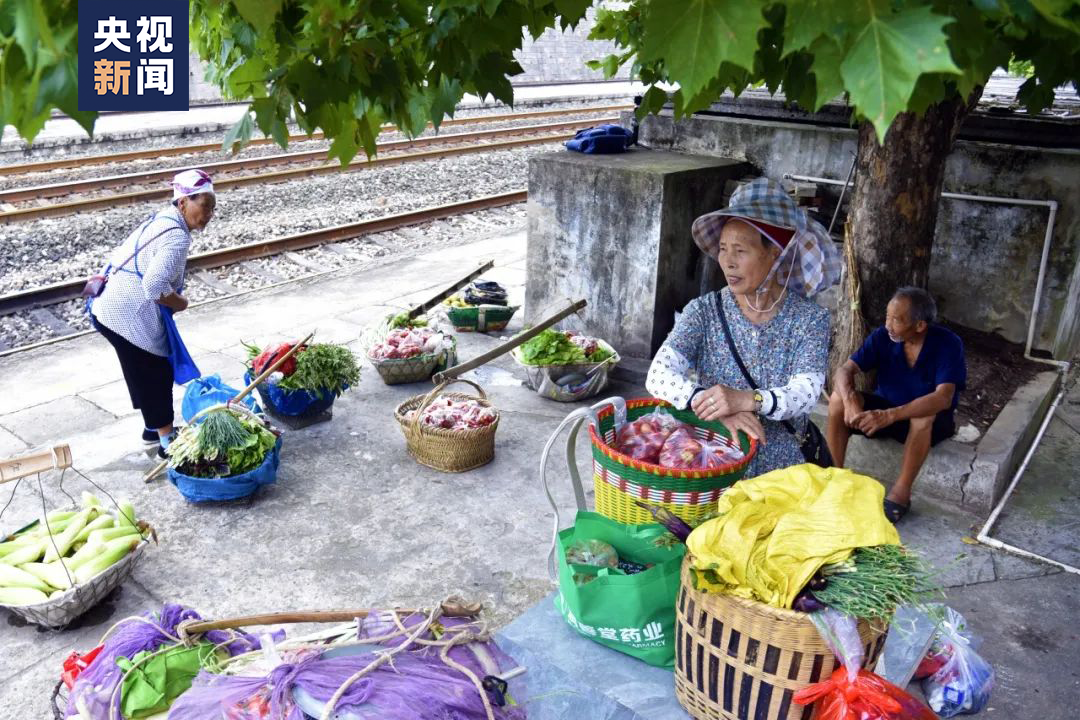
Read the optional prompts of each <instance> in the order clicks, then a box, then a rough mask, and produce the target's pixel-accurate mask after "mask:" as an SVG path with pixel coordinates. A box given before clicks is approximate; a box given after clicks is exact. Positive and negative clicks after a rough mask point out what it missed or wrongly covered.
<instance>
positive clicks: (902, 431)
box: [851, 392, 956, 447]
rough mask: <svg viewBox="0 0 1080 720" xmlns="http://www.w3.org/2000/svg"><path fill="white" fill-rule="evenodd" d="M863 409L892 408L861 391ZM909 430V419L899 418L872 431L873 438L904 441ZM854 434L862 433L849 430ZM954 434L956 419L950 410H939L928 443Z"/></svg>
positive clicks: (881, 398) (883, 401)
mask: <svg viewBox="0 0 1080 720" xmlns="http://www.w3.org/2000/svg"><path fill="white" fill-rule="evenodd" d="M862 397H863V410H890V409H892V408H893V406H892V405H890V404H889V401H888V400H886V399H885V398H883V397H881V396H880V395H878V394H876V393H865V392H864V393H863V394H862ZM910 430H911V421H910V420H900V421H898V422H894V423H893V424H892V425H886V426H885V427H883V428H881V429H880V430H878V431H877V432H876V433H874V437H875V438H884V437H887V438H892V439H893V440H896V441H897V442H906V441H907V436H908V432H909V431H910ZM851 432H852V433H854V434H855V435H862V434H863V433H862V431H861V430H855V429H854V428H853V429H852V430H851ZM955 434H956V421H955V418H954V416H953V413H952V411H951V410H950V411H947V412H939V413H938V414H937V415H935V416H934V424H933V426H932V427H931V430H930V445H931V447H932V446H934V445H937V444H938V443H940V442H942V441H943V440H948V439H949V438H951V437H952V436H953V435H955Z"/></svg>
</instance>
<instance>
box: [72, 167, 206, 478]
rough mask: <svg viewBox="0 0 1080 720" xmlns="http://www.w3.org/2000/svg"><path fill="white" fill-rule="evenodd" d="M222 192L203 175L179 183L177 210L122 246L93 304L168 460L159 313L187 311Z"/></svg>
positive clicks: (185, 176) (184, 175) (168, 369)
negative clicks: (190, 265)
mask: <svg viewBox="0 0 1080 720" xmlns="http://www.w3.org/2000/svg"><path fill="white" fill-rule="evenodd" d="M215 205H216V197H215V195H214V184H213V182H212V181H211V179H210V176H209V175H207V174H206V173H205V172H203V171H202V170H184V171H183V172H180V173H178V174H177V175H176V176H175V177H173V180H172V202H171V203H170V204H169V205H168V206H166V207H164V208H162V209H160V210H158V211H157V212H155V213H154V214H153V215H152V216H151V217H150V218H149V219H148V220H146V221H144V222H143V223H141V224H140V225H139V226H138V227H137V228H135V230H134V231H132V232H131V234H129V235H128V236H127V238H126V239H125V240H124V241H123V242H122V243H120V245H119V246H117V247H116V248H115V249H114V250H113V252H112V254H111V255H110V257H109V262H108V264H107V265H106V267H105V269H104V270H103V271H102V275H106V276H107V277H108V282H107V283H106V284H105V288H104V290H102V292H101V294H100V295H99V296H98V297H96V298H91V300H90V305H89V310H90V322H91V324H92V325H93V326H94V329H95V330H97V331H98V332H99V333H101V334H102V335H103V336H104V337H105V339H106V340H108V341H109V344H110V345H112V346H113V349H114V350H115V351H116V355H117V358H118V359H119V361H120V369H121V370H122V371H123V374H124V380H125V382H126V383H127V388H128V394H129V395H130V396H131V405H132V407H133V408H136V409H138V410H139V411H141V413H142V417H143V426H144V427H143V433H142V440H143V443H144V444H145V445H147V446H149V447H153V446H157V448H158V449H157V452H158V455H159V456H160V457H165V448H167V447H168V445H169V442H170V441H171V439H172V437H173V435H174V431H173V401H172V386H173V379H174V378H173V368H172V365H171V364H170V362H169V359H168V355H169V343H168V339H167V337H166V334H165V326H164V324H163V320H162V317H161V311H159V309H158V306H159V305H161V306H164V307H167V308H169V309H171V310H172V311H173V312H180V311H182V310H185V309H186V308H187V306H188V301H187V298H185V297H184V295H183V294H182V291H183V287H184V270H185V267H186V265H187V256H188V248H189V247H190V246H191V232H192V231H194V230H202V229H203V228H205V227H206V225H207V223H209V222H210V219H211V218H212V217H213V215H214V208H215Z"/></svg>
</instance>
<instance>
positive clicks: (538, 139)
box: [0, 117, 615, 224]
mask: <svg viewBox="0 0 1080 720" xmlns="http://www.w3.org/2000/svg"><path fill="white" fill-rule="evenodd" d="M614 119H615V118H612V117H601V118H589V119H585V120H574V121H569V122H562V123H548V124H545V125H529V126H526V127H516V128H505V129H499V130H483V131H478V132H473V133H458V134H453V135H439V136H433V137H429V138H417V139H414V140H401V141H394V142H390V143H383V144H382V145H380V146H379V150H380V151H381V152H395V153H398V154H389V155H382V156H379V157H375V158H372V159H366V158H365V159H362V160H360V161H356V162H353V163H351V164H350V165H349V166H348V167H345V168H343V167H341V165H340V164H338V163H337V162H323V163H321V164H318V165H303V166H302V167H298V168H289V169H285V170H276V171H271V172H256V173H252V174H249V175H240V176H237V177H224V178H223V177H221V176H220V174H221V173H228V172H230V171H232V172H235V171H238V170H245V169H250V168H259V167H268V166H269V167H272V166H274V165H280V164H295V163H300V164H303V163H305V162H310V161H311V160H319V159H322V160H325V158H326V151H325V150H319V151H315V152H307V153H285V154H280V155H272V156H269V157H263V158H249V159H244V160H229V161H223V162H219V163H206V164H200V165H198V167H200V168H203V169H207V170H209V171H210V172H212V173H214V174H215V179H214V187H215V188H217V189H222V190H223V189H228V188H233V187H242V186H245V185H254V184H267V183H277V182H286V181H289V180H296V179H300V178H305V177H314V176H317V175H326V174H331V173H349V172H358V171H361V170H366V169H370V168H375V167H387V166H391V165H400V164H403V163H410V162H422V161H426V160H437V159H440V158H445V157H454V156H459V155H468V154H474V153H482V152H493V151H497V150H507V149H513V148H519V147H526V146H529V145H539V144H546V143H552V142H560V141H563V140H566V139H569V138H571V137H573V135H574V132H576V131H577V130H579V129H581V128H584V127H590V126H592V125H595V124H597V123H602V122H610V121H613V120H614ZM522 134H525V135H526V136H525V137H520V136H521V135H522ZM500 137H511V138H513V139H509V140H495V141H494V142H485V141H489V140H492V139H493V138H500ZM463 142H464V143H465V144H462V143H463ZM440 145H448V146H449V147H443V148H438V149H434V150H425V151H420V152H398V151H401V150H405V149H407V148H411V147H424V146H440ZM180 169H181V168H171V169H169V170H167V171H151V172H144V173H129V174H126V175H114V176H111V177H106V178H94V179H89V180H78V181H74V182H68V183H57V184H53V185H44V186H36V187H31V188H19V189H14V190H8V191H3V192H0V202H5V203H8V204H10V203H13V202H19V201H28V200H38V199H41V198H47V197H61V196H67V195H73V194H77V193H79V192H86V191H89V190H100V189H102V188H116V187H126V186H131V185H139V184H146V183H160V182H161V181H163V180H167V179H168V178H171V177H172V176H173V175H175V174H176V172H178V171H179V170H180ZM170 194H171V191H170V190H169V189H168V188H163V187H161V186H160V185H159V186H157V187H153V188H148V189H142V190H136V191H133V192H122V193H115V194H109V195H105V196H97V197H90V198H85V199H80V200H71V201H67V202H58V203H51V204H46V205H37V206H31V207H24V208H13V209H9V210H6V211H3V212H0V223H3V224H9V223H17V222H25V221H28V220H35V219H39V218H45V217H57V216H62V215H72V214H75V213H80V212H86V211H89V210H96V209H100V208H109V207H115V206H118V205H131V204H136V203H141V202H151V201H155V200H164V199H166V198H168V197H169V195H170Z"/></svg>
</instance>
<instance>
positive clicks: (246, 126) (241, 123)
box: [221, 112, 255, 155]
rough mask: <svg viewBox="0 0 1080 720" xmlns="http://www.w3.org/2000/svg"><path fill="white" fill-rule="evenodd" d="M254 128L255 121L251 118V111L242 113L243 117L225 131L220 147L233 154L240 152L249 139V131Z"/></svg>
mask: <svg viewBox="0 0 1080 720" xmlns="http://www.w3.org/2000/svg"><path fill="white" fill-rule="evenodd" d="M254 129H255V123H254V121H253V120H252V118H251V113H250V112H246V113H244V117H242V118H240V120H238V121H237V122H236V124H235V125H233V126H232V127H231V128H229V132H227V133H225V140H224V141H223V142H222V143H221V149H222V150H225V151H226V152H231V153H232V154H234V155H235V154H236V153H238V152H240V150H242V149H243V148H244V146H245V145H247V144H248V142H249V141H250V140H251V133H252V131H253V130H254Z"/></svg>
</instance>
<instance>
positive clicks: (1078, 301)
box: [640, 116, 1080, 358]
mask: <svg viewBox="0 0 1080 720" xmlns="http://www.w3.org/2000/svg"><path fill="white" fill-rule="evenodd" d="M640 138H641V142H642V143H643V144H645V145H646V146H649V147H653V148H661V149H671V150H675V151H678V152H685V153H692V154H696V155H713V156H718V157H725V158H734V159H740V160H746V161H748V162H750V163H752V164H753V165H754V166H755V167H756V168H758V170H759V171H760V172H761V173H762V174H764V175H767V176H769V177H772V178H780V177H781V176H783V175H784V174H786V173H791V174H799V175H812V176H818V177H829V178H843V177H846V176H847V172H848V169H849V168H850V166H851V162H852V159H853V158H854V152H855V147H856V133H855V131H854V130H851V129H848V128H833V127H821V126H815V125H809V124H800V123H791V122H780V121H765V120H756V119H741V118H732V117H693V118H690V119H688V120H683V121H680V122H678V123H676V122H675V121H674V119H673V118H672V117H670V116H658V117H650V118H647V119H646V120H645V121H644V122H643V123H642V125H641V135H640ZM945 189H946V190H947V191H950V192H956V193H966V194H976V195H993V196H1004V197H1016V198H1029V199H1041V200H1056V201H1057V202H1058V203H1059V207H1058V213H1057V218H1056V224H1055V230H1054V235H1053V240H1052V245H1051V254H1050V264H1049V271H1048V273H1047V277H1046V285H1045V289H1044V292H1043V295H1042V299H1041V303H1042V304H1043V307H1042V309H1041V310H1040V312H1039V319H1038V323H1037V326H1036V340H1035V347H1036V348H1040V349H1045V350H1050V351H1052V352H1053V353H1054V355H1055V356H1056V357H1062V358H1067V357H1071V356H1072V355H1073V354H1075V353H1076V352H1077V350H1078V349H1080V316H1078V313H1077V309H1078V308H1077V306H1078V305H1080V268H1078V264H1077V260H1078V257H1080V151H1077V150H1072V149H1068V150H1063V149H1043V148H1034V147H1019V146H1013V145H1002V144H992V143H984V142H969V141H959V142H957V144H956V147H955V150H954V151H953V153H952V155H951V156H950V157H949V160H948V166H947V168H946V175H945ZM1047 217H1048V210H1047V208H1045V207H1022V206H1016V205H992V204H987V203H980V202H972V201H968V200H953V199H943V200H942V205H941V210H940V213H939V215H938V226H937V234H936V239H935V244H934V251H933V252H934V255H933V260H932V265H931V272H930V289H931V291H932V292H933V293H934V295H935V296H936V297H937V298H938V301H939V303H940V305H941V310H942V313H943V314H944V315H945V317H947V318H948V319H950V320H953V321H955V322H958V323H961V324H963V325H966V326H969V327H973V328H977V329H980V330H987V331H991V332H997V333H999V334H1001V335H1002V336H1003V337H1005V338H1008V339H1009V340H1012V341H1015V342H1024V341H1026V339H1027V326H1028V318H1029V316H1030V311H1031V304H1032V299H1033V298H1034V294H1035V280H1036V275H1037V272H1038V266H1039V258H1040V255H1041V252H1042V246H1043V237H1044V233H1045V231H1046V223H1047Z"/></svg>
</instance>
